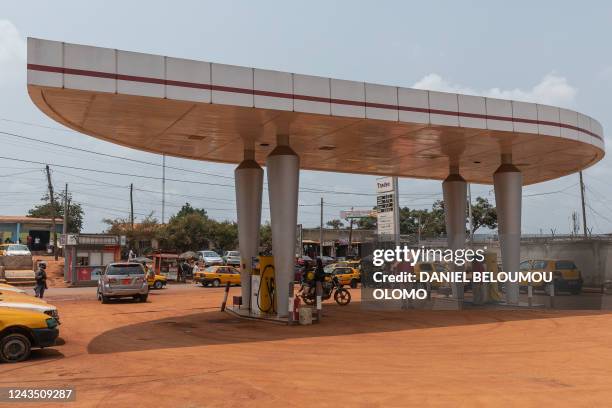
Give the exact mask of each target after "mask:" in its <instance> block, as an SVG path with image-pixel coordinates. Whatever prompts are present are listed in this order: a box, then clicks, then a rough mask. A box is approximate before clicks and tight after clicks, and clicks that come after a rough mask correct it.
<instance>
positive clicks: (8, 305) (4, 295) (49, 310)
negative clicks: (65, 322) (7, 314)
mask: <svg viewBox="0 0 612 408" xmlns="http://www.w3.org/2000/svg"><path fill="white" fill-rule="evenodd" d="M4 309H19V310H29V311H33V312H40V313H44V314H46V315H48V316H50V317H53V318H54V319H55V320H57V321H58V322H59V321H60V318H59V313H58V311H57V307H55V306H53V305H50V304H49V303H47V302H46V301H44V300H42V299H39V298H37V297H34V296H30V295H28V294H25V293H18V292H11V291H7V290H2V291H0V310H4Z"/></svg>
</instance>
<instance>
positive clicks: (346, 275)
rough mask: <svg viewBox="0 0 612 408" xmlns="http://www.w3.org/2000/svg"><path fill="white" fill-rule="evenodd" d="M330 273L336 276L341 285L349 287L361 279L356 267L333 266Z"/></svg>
mask: <svg viewBox="0 0 612 408" xmlns="http://www.w3.org/2000/svg"><path fill="white" fill-rule="evenodd" d="M331 273H332V275H334V276H336V277H337V278H338V281H339V282H340V284H341V285H350V286H351V288H356V287H357V284H358V283H359V282H360V281H361V274H360V273H359V270H358V269H357V268H351V267H349V266H339V267H336V268H334V269H333V270H332V272H331Z"/></svg>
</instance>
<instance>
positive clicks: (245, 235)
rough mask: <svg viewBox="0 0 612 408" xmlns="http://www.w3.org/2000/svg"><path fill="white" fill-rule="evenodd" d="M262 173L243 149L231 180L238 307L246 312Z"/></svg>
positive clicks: (252, 154)
mask: <svg viewBox="0 0 612 408" xmlns="http://www.w3.org/2000/svg"><path fill="white" fill-rule="evenodd" d="M263 174H264V171H263V169H262V168H261V167H260V166H259V164H257V162H256V161H255V150H254V148H253V146H249V145H247V146H245V150H244V160H243V161H242V162H241V163H240V164H239V165H238V167H237V168H236V170H235V171H234V178H235V186H236V208H237V212H238V242H239V247H240V286H241V287H240V293H241V295H242V303H243V306H242V307H243V308H244V307H247V308H249V309H251V305H250V302H251V275H252V273H253V262H252V259H253V257H255V256H257V255H258V254H259V228H260V225H261V198H262V190H263Z"/></svg>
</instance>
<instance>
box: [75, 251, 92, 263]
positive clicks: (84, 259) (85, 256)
mask: <svg viewBox="0 0 612 408" xmlns="http://www.w3.org/2000/svg"><path fill="white" fill-rule="evenodd" d="M76 265H77V266H89V252H77V255H76Z"/></svg>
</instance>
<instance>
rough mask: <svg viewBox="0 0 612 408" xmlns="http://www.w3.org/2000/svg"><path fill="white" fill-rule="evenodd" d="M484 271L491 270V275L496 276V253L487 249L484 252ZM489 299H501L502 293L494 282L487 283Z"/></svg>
mask: <svg viewBox="0 0 612 408" xmlns="http://www.w3.org/2000/svg"><path fill="white" fill-rule="evenodd" d="M484 257H485V264H486V269H485V270H486V271H489V272H493V276H495V277H496V278H497V273H498V272H499V270H498V268H497V254H496V253H495V252H491V251H487V252H485V254H484ZM488 295H489V300H491V301H494V302H499V301H501V300H502V293H501V291H500V290H499V287H498V286H497V285H494V284H489V294H488Z"/></svg>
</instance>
